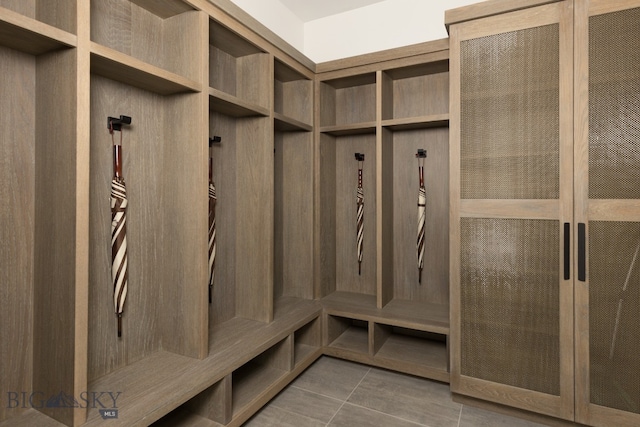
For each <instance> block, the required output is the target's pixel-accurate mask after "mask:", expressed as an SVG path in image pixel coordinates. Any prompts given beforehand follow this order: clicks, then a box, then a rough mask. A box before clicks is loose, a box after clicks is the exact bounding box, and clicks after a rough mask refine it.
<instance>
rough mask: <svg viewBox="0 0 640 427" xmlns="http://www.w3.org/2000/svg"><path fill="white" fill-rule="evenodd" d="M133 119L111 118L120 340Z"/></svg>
mask: <svg viewBox="0 0 640 427" xmlns="http://www.w3.org/2000/svg"><path fill="white" fill-rule="evenodd" d="M123 123H124V124H129V123H131V118H128V117H126V116H120V120H118V119H113V118H111V117H109V132H110V133H111V140H112V141H113V175H114V176H113V179H112V180H111V278H112V280H113V305H114V308H115V312H116V316H117V317H118V337H121V336H122V312H123V309H124V302H125V299H126V298H127V287H128V284H129V283H128V279H129V277H128V271H127V267H128V266H127V204H128V201H127V188H126V186H125V183H124V177H123V176H122V127H121V125H122V124H123ZM114 130H117V131H120V143H119V144H116V142H115V140H114V139H113V132H114Z"/></svg>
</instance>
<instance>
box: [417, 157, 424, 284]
mask: <svg viewBox="0 0 640 427" xmlns="http://www.w3.org/2000/svg"><path fill="white" fill-rule="evenodd" d="M416 157H417V158H418V176H419V178H420V188H419V189H418V239H417V241H416V252H417V256H418V283H422V268H423V267H424V227H425V219H426V218H425V217H426V213H425V211H426V206H427V190H426V189H425V188H424V159H425V158H426V157H427V151H426V150H418V153H417V154H416Z"/></svg>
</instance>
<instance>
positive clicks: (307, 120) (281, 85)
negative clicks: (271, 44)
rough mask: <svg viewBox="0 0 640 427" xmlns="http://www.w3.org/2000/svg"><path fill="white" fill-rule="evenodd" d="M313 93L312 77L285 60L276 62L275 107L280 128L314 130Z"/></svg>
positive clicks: (277, 125)
mask: <svg viewBox="0 0 640 427" xmlns="http://www.w3.org/2000/svg"><path fill="white" fill-rule="evenodd" d="M312 93H313V82H312V81H311V80H310V79H308V78H307V77H305V76H304V75H302V74H301V73H299V72H298V71H296V70H294V69H293V68H291V67H289V66H287V65H285V64H284V63H283V62H280V61H278V60H276V61H275V62H274V83H273V94H274V100H273V103H274V105H273V109H274V118H275V126H276V128H277V129H278V130H282V131H295V130H302V131H311V130H312V128H313V125H312V124H313V101H312V100H313V96H312Z"/></svg>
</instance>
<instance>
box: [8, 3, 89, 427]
mask: <svg viewBox="0 0 640 427" xmlns="http://www.w3.org/2000/svg"><path fill="white" fill-rule="evenodd" d="M17 3H18V2H3V3H2V5H3V6H6V7H10V6H16V8H17V6H19V5H18V4H17ZM17 10H18V11H20V12H21V13H25V14H26V15H29V16H31V15H33V14H34V11H33V10H22V9H20V8H17ZM63 10H64V7H62V6H61V12H62V11H63ZM1 12H2V14H3V15H4V14H5V13H6V15H7V18H8V19H6V20H3V21H2V22H3V23H2V24H0V28H1V29H2V31H4V30H7V29H8V28H9V27H8V26H6V25H5V23H7V21H12V22H13V23H14V24H19V25H23V24H24V26H22V27H19V29H18V30H17V31H18V33H20V34H21V36H22V35H24V33H29V34H30V36H32V37H30V38H29V39H28V40H21V41H20V40H18V41H17V42H16V43H12V42H11V40H10V39H8V40H7V41H9V43H6V44H5V43H4V42H5V39H4V37H3V44H5V45H9V46H10V47H5V46H0V64H1V65H0V92H1V93H2V97H1V98H2V99H1V101H0V111H2V114H0V116H1V118H0V123H1V125H2V127H1V129H0V152H1V153H2V155H1V156H0V182H2V187H3V190H2V197H3V199H4V200H5V201H6V203H4V204H3V207H2V208H0V217H1V218H2V221H0V235H1V238H0V239H1V240H2V242H3V245H2V246H3V248H2V250H0V292H1V293H2V295H3V297H2V301H1V302H0V324H1V325H2V329H1V332H0V334H1V337H0V353H1V354H2V355H3V357H2V361H1V362H0V377H1V378H2V381H1V382H0V392H2V395H3V396H5V397H8V396H9V395H10V393H16V394H15V396H18V397H20V396H23V394H22V393H23V392H26V393H31V391H32V390H37V391H39V392H40V393H42V396H46V399H48V398H49V397H51V396H56V395H58V393H60V392H61V391H63V392H64V393H67V394H71V395H74V394H75V393H76V391H77V389H76V387H77V383H74V379H73V376H74V375H73V374H74V356H75V355H76V350H77V348H76V346H75V341H74V338H75V337H74V336H73V334H69V333H68V331H73V330H74V325H75V320H76V318H75V311H74V310H75V308H76V303H75V302H74V299H75V287H76V271H75V266H74V264H73V263H71V262H65V260H66V259H68V258H71V259H73V257H75V255H76V247H75V237H74V233H75V227H76V225H77V222H76V218H75V216H74V209H75V206H76V202H75V193H74V191H73V189H74V187H75V183H76V179H77V171H76V168H75V162H76V155H77V142H78V137H77V134H76V127H75V120H76V114H77V110H78V108H77V106H78V99H77V96H78V93H77V88H76V82H75V77H74V76H75V69H76V66H77V60H76V56H75V51H74V49H73V48H66V47H67V42H69V43H71V42H73V43H75V36H74V35H72V34H70V33H65V32H64V31H63V30H56V31H53V29H52V28H49V27H48V26H45V25H44V24H43V25H38V24H40V23H39V22H36V21H33V20H32V19H31V18H27V17H25V16H23V15H18V14H17V13H16V12H12V11H8V12H5V10H2V11H1ZM72 12H73V10H72V11H66V13H69V14H72ZM73 16H74V17H75V15H73ZM39 19H44V20H47V21H48V20H49V19H47V18H46V17H42V16H39ZM7 25H8V24H7ZM43 27H46V28H45V31H44V32H45V34H42V33H37V32H35V31H39V30H38V29H39V28H43ZM11 28H13V27H11ZM52 33H56V34H59V35H60V37H58V39H57V40H55V41H52V42H51V43H49V42H50V40H48V35H50V34H52ZM34 46H37V48H34ZM61 106H64V108H61ZM62 188H65V189H66V191H60V190H61V189H62ZM12 396H13V394H12ZM39 396H40V395H39ZM16 405H17V406H15V407H12V403H11V402H7V404H4V405H2V407H1V408H0V424H3V423H4V422H6V424H7V425H20V424H25V425H27V424H29V423H35V424H42V425H55V424H56V422H55V421H53V419H51V418H47V417H46V416H44V415H42V413H46V414H47V415H50V416H55V417H56V419H58V420H60V421H67V422H68V421H69V420H71V419H72V418H73V416H74V415H73V414H74V411H73V409H65V410H56V411H52V410H51V409H50V408H40V409H39V411H36V410H35V409H32V408H31V405H30V404H29V402H24V401H20V402H19V403H16ZM36 406H38V405H37V404H36ZM32 425H33V424H32Z"/></svg>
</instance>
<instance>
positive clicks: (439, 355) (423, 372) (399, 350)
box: [374, 334, 449, 383]
mask: <svg viewBox="0 0 640 427" xmlns="http://www.w3.org/2000/svg"><path fill="white" fill-rule="evenodd" d="M374 360H375V362H376V363H377V364H378V365H379V366H381V367H385V368H388V369H394V370H397V371H401V372H406V373H408V374H412V375H419V376H422V377H426V378H431V379H434V380H438V381H442V382H447V383H448V382H449V372H448V360H449V354H448V352H447V345H446V343H445V342H440V341H434V340H429V339H424V338H416V337H412V336H408V335H401V334H392V335H391V336H389V337H388V338H387V339H386V340H385V342H384V344H383V345H382V347H380V349H379V350H378V352H377V353H376V354H375V356H374Z"/></svg>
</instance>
